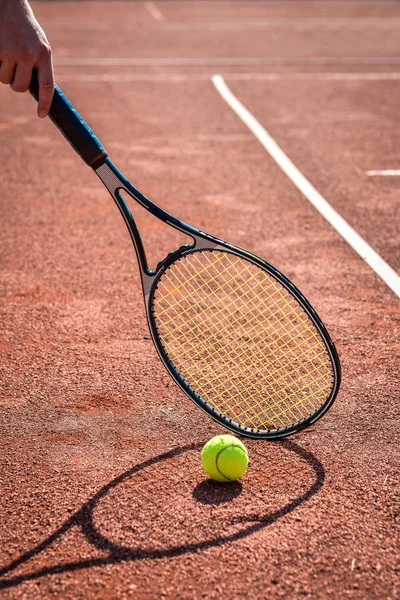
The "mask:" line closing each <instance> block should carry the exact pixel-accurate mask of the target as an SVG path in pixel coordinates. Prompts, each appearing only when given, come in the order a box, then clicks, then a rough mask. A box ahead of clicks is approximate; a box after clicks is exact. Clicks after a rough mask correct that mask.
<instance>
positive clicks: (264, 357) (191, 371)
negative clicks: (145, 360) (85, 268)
mask: <svg viewBox="0 0 400 600" xmlns="http://www.w3.org/2000/svg"><path fill="white" fill-rule="evenodd" d="M146 309H147V316H148V322H149V328H150V331H151V334H152V338H153V341H154V344H155V346H156V348H157V351H158V353H159V355H160V357H161V360H162V361H163V363H164V365H165V367H166V368H167V370H168V372H169V373H170V375H171V376H172V378H173V379H174V380H175V382H176V383H177V384H178V385H179V387H180V388H181V389H182V390H183V391H184V392H185V393H186V394H187V395H188V396H189V398H191V399H192V400H193V401H194V402H195V403H196V404H197V405H198V406H199V407H200V408H202V409H203V410H205V411H206V412H207V413H208V414H209V415H210V416H211V417H212V418H213V419H215V420H216V421H217V422H219V423H221V424H222V425H223V426H224V427H226V428H228V429H230V430H231V431H233V432H235V433H237V434H239V435H242V436H247V437H251V438H256V439H257V438H258V439H277V438H282V437H286V436H288V435H291V434H293V433H296V432H298V431H300V430H302V429H304V428H306V427H308V426H309V425H311V424H312V423H314V422H315V421H316V420H317V419H319V418H320V417H321V416H322V415H323V414H324V413H325V412H326V411H327V410H328V408H329V407H330V406H331V405H332V403H333V401H334V399H335V397H336V395H337V393H338V390H339V386H340V380H341V369H340V361H339V357H338V354H337V351H336V349H335V346H334V344H333V342H332V340H331V338H330V337H329V334H328V332H327V330H326V328H325V326H324V324H323V323H322V321H321V319H320V318H319V317H318V315H317V313H316V312H315V310H314V309H313V308H312V306H311V305H310V304H309V302H308V301H307V300H306V299H305V298H304V296H303V295H302V294H301V292H300V291H299V290H298V289H297V288H296V287H295V286H294V285H293V284H292V283H291V281H290V280H289V279H287V278H286V277H285V276H284V275H283V274H282V273H280V272H279V271H278V270H277V269H276V268H275V267H273V266H272V265H270V264H269V263H267V262H266V261H264V260H262V259H260V258H259V257H257V256H255V255H253V254H251V253H249V252H246V251H244V250H242V249H240V248H237V247H235V246H232V245H230V244H226V243H225V242H223V241H221V240H218V243H215V241H214V238H212V237H211V236H210V237H209V239H208V236H207V234H204V237H203V235H202V237H201V238H198V237H196V243H195V245H194V246H193V247H189V248H182V249H180V250H178V251H177V252H175V253H173V254H171V256H169V257H168V258H167V259H166V260H165V261H164V262H163V264H162V265H161V266H160V268H159V270H158V271H157V273H156V275H155V277H154V278H153V280H152V283H151V286H149V290H148V293H147V294H146Z"/></svg>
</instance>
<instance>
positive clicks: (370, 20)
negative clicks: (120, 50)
mask: <svg viewBox="0 0 400 600" xmlns="http://www.w3.org/2000/svg"><path fill="white" fill-rule="evenodd" d="M148 4H150V3H148ZM399 24H400V19H398V18H393V17H384V18H379V17H366V18H354V17H353V18H336V17H332V18H327V17H319V18H318V17H317V18H311V19H307V18H298V19H256V20H250V19H247V20H246V19H240V18H239V19H237V20H236V21H222V20H221V21H218V20H215V21H169V22H168V23H165V24H163V29H169V30H174V31H185V30H187V31H190V30H200V31H204V30H206V31H218V30H229V31H237V30H241V29H246V28H249V29H276V28H288V27H290V28H292V29H310V28H312V29H314V28H315V27H319V28H323V29H337V28H338V27H343V28H346V29H352V30H353V29H355V30H358V29H363V30H365V28H366V27H368V26H371V27H372V28H373V29H374V30H375V29H378V28H380V29H381V28H389V29H394V28H398V26H399ZM123 27H124V25H123ZM127 27H131V28H132V29H134V28H135V27H134V26H133V27H132V26H131V25H130V24H128V25H127Z"/></svg>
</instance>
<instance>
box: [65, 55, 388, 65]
mask: <svg viewBox="0 0 400 600" xmlns="http://www.w3.org/2000/svg"><path fill="white" fill-rule="evenodd" d="M55 64H56V65H57V66H67V67H75V66H82V67H87V66H92V67H147V66H155V67H171V66H172V67H188V66H189V67H190V66H203V67H209V66H212V67H215V66H229V67H232V66H233V67H234V66H259V65H264V66H265V65H295V66H297V65H317V66H318V65H320V66H329V65H331V66H337V65H347V66H348V65H400V56H389V57H386V58H384V57H370V58H368V57H354V58H351V57H320V58H317V57H314V58H313V57H305V58H293V57H286V58H285V57H281V58H135V57H130V58H128V57H126V58H117V57H108V58H104V57H99V58H93V57H71V58H57V59H55Z"/></svg>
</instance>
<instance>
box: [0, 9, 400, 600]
mask: <svg viewBox="0 0 400 600" xmlns="http://www.w3.org/2000/svg"><path fill="white" fill-rule="evenodd" d="M149 4H151V3H144V2H143V3H139V2H138V3H117V2H113V3H97V2H93V3H79V2H77V3H72V2H71V3H68V2H65V3H64V2H57V3H50V2H49V3H37V4H35V10H36V13H37V15H38V17H39V18H40V19H41V21H42V23H43V25H44V27H45V29H46V30H47V32H48V35H49V37H50V40H51V41H52V44H53V50H54V55H55V57H56V62H57V58H59V59H61V58H64V59H65V62H64V63H63V64H61V63H60V64H59V65H58V67H57V71H56V74H57V79H58V80H59V82H60V84H61V85H62V87H63V88H64V89H65V91H66V92H67V94H68V95H69V96H70V97H71V99H72V100H73V101H74V103H76V105H77V107H78V109H79V110H80V111H81V112H82V113H83V115H84V116H85V118H87V120H88V121H89V123H90V124H91V126H92V127H93V128H94V129H95V131H96V133H97V134H98V135H99V137H100V138H101V139H102V141H103V142H104V144H105V145H106V147H107V149H108V151H109V153H110V155H111V156H112V158H113V159H114V160H115V162H116V163H117V164H118V165H119V166H120V167H121V168H122V170H124V171H125V172H126V174H127V175H128V177H130V178H131V179H132V180H133V181H134V182H135V183H136V184H137V186H138V187H139V188H140V189H142V190H143V191H144V192H145V193H147V194H148V195H149V196H150V197H152V198H154V199H155V200H156V201H157V202H158V203H159V204H160V205H162V206H163V207H164V208H166V209H168V210H170V211H171V212H172V213H173V214H176V215H177V216H179V217H181V218H182V219H184V220H186V221H188V222H190V223H192V224H194V225H197V226H199V227H203V228H204V229H206V230H208V231H210V232H211V233H214V234H216V235H220V236H221V237H223V238H226V239H229V240H231V241H233V242H235V243H237V244H239V245H241V246H245V247H247V248H249V249H250V250H252V251H254V252H256V253H258V254H260V255H262V256H264V257H265V258H267V259H268V260H270V262H272V263H273V264H275V265H276V266H278V267H279V268H281V269H282V270H283V271H284V272H286V273H287V274H288V275H289V276H290V277H292V278H293V279H294V281H295V282H296V283H297V284H298V286H299V287H300V289H302V290H303V291H304V293H305V294H306V295H307V296H308V297H309V298H310V300H311V301H312V303H313V304H314V305H315V306H316V308H317V309H318V312H319V313H320V314H321V316H322V317H323V319H324V320H325V322H326V323H327V325H328V328H329V330H330V332H331V333H332V336H333V338H334V339H335V341H336V343H337V347H338V350H339V352H340V355H341V359H342V364H343V372H344V373H343V386H342V390H341V392H340V395H339V397H338V399H337V401H336V403H335V405H334V407H333V408H332V409H331V411H330V412H329V413H328V414H327V415H326V417H325V418H324V419H323V420H321V421H320V422H319V423H318V424H316V425H315V426H314V427H313V428H311V429H309V430H307V431H306V432H303V433H302V434H300V435H298V436H296V437H295V438H291V439H290V440H289V441H287V442H283V443H267V442H247V445H248V448H249V454H250V461H251V464H250V467H249V469H248V472H247V473H246V475H245V476H244V477H243V478H242V479H241V482H240V483H237V484H233V485H229V486H225V487H222V486H218V485H217V484H213V483H211V482H210V481H208V480H207V479H206V478H205V476H204V474H203V472H202V470H201V465H200V461H199V452H200V448H201V446H202V445H203V444H204V443H205V441H206V440H207V439H208V438H209V437H211V436H212V435H215V434H217V433H221V432H222V429H221V428H220V427H218V426H217V425H216V424H214V423H213V422H211V421H209V420H208V418H207V417H205V416H204V417H203V413H200V412H199V410H198V409H197V408H196V407H195V406H194V405H192V404H191V403H190V401H189V400H187V399H186V398H185V397H184V396H183V395H182V394H181V393H180V391H179V390H177V388H176V387H175V386H174V384H173V383H172V381H171V380H170V378H169V376H168V375H167V374H166V373H165V372H164V370H163V369H162V367H160V364H159V361H158V358H157V356H156V353H155V350H154V349H153V347H152V343H151V341H150V339H149V335H148V333H147V329H146V322H145V316H144V310H143V306H142V297H141V291H140V285H139V276H138V272H137V268H136V265H135V258H134V253H133V251H132V248H131V245H130V240H129V236H128V233H127V232H126V231H125V228H124V224H123V221H122V219H121V218H120V216H119V213H118V211H117V210H116V208H115V206H114V205H113V203H112V201H111V200H110V198H109V196H108V194H107V192H106V191H104V190H103V189H102V187H101V185H100V183H99V182H98V180H97V178H96V177H95V176H94V174H93V173H91V172H90V170H89V169H87V167H85V166H84V165H83V164H82V163H81V162H80V161H79V159H78V157H76V156H75V155H74V153H73V152H72V151H71V150H70V148H69V147H68V146H67V145H66V143H65V141H64V140H63V139H62V137H61V136H60V134H59V133H58V132H57V131H56V129H55V128H54V126H53V125H52V124H51V123H50V122H48V121H46V122H43V121H39V120H38V119H37V118H36V117H35V107H34V103H33V100H32V99H31V98H30V97H29V95H26V96H17V95H15V94H13V93H12V92H11V91H9V90H8V89H6V88H3V89H1V90H0V100H1V103H0V159H1V176H0V187H1V190H2V192H1V222H0V236H1V264H0V266H1V278H0V285H1V304H0V310H1V317H0V327H1V338H0V352H1V365H0V368H1V399H0V402H1V412H2V421H1V429H0V440H1V478H2V486H1V490H2V493H1V513H2V519H1V525H0V540H1V544H0V553H1V563H0V564H1V566H0V596H1V597H2V598H3V597H4V598H10V599H11V598H13V599H14V598H15V599H22V598H26V599H29V600H35V599H44V598H59V599H67V598H68V599H75V598H77V599H80V598H84V599H88V598H90V599H92V598H93V599H112V598H118V599H124V598H137V599H139V600H142V599H143V600H144V599H146V600H147V599H149V600H150V599H151V600H153V599H158V598H168V599H171V600H172V599H179V600H192V599H193V600H195V599H198V598H199V599H200V598H206V599H208V598H210V599H214V598H220V597H221V596H224V597H225V598H227V599H229V600H230V599H232V600H234V599H239V598H240V599H241V598H268V599H269V598H309V599H311V598H312V599H314V598H328V597H332V598H351V599H360V600H364V599H377V600H378V599H379V600H386V599H394V598H396V597H397V596H396V593H398V587H397V588H396V586H398V579H399V577H398V571H399V545H398V541H399V535H398V534H399V529H398V526H399V520H398V519H399V517H398V506H399V504H398V502H399V475H398V464H399V435H398V430H399V424H398V392H399V389H398V371H399V355H400V344H399V316H400V310H399V303H398V300H397V298H396V297H395V295H394V294H393V293H392V292H391V291H390V290H389V289H388V288H387V287H386V285H385V284H384V283H383V282H382V281H381V280H380V279H379V278H378V277H377V276H376V275H375V274H374V273H373V272H372V271H371V270H370V269H369V267H368V266H367V265H366V264H365V263H364V262H363V261H362V260H361V258H359V257H358V256H357V255H356V254H355V253H354V252H353V251H352V250H351V248H350V247H349V246H348V245H347V244H346V242H345V241H343V240H342V239H341V238H340V237H339V235H338V234H337V233H336V232H335V231H334V230H333V229H331V227H330V226H329V225H328V224H327V223H326V222H325V221H324V220H323V218H322V217H321V216H320V215H319V214H318V213H317V212H316V211H315V210H314V209H313V208H312V206H311V205H310V204H309V203H308V202H307V201H306V200H305V199H304V198H303V197H302V195H301V194H300V193H299V192H298V191H297V190H296V188H294V187H293V185H292V184H291V183H290V181H289V180H288V179H287V178H286V176H285V175H284V174H283V173H282V172H281V171H280V169H279V168H278V167H277V166H276V164H275V163H274V162H273V161H272V159H270V158H269V157H268V155H267V154H266V153H265V151H264V150H263V148H262V147H261V146H260V145H259V144H258V142H257V141H256V140H255V139H254V137H253V136H252V135H251V134H250V132H249V131H248V130H247V129H246V128H245V127H244V125H243V124H242V123H241V122H240V121H239V120H238V118H237V117H236V116H235V115H234V114H233V113H232V112H231V110H230V109H229V108H228V106H227V105H225V103H224V102H223V101H222V99H221V98H220V97H219V96H218V94H217V93H216V91H215V90H214V88H213V86H212V84H211V82H210V80H209V77H210V76H211V75H212V74H213V73H215V72H220V73H222V74H223V75H224V76H225V77H226V81H227V83H228V85H230V87H231V88H232V90H233V91H234V93H235V94H237V96H238V97H239V98H240V99H241V100H242V101H243V102H244V103H245V104H246V106H247V107H248V108H249V109H250V110H251V111H252V112H253V113H254V114H255V116H256V117H257V118H258V119H259V120H260V121H261V122H262V123H263V125H265V126H266V127H267V128H268V130H269V131H270V133H271V134H272V135H273V136H274V138H275V139H276V140H277V142H278V143H279V144H280V145H281V146H282V147H283V149H284V150H285V151H286V152H287V153H288V154H289V156H290V158H291V159H292V160H293V161H294V162H295V164H296V165H297V166H298V167H299V168H300V169H301V170H302V172H303V173H304V174H305V175H306V177H308V178H309V179H310V180H311V182H312V183H313V184H314V185H315V186H316V187H317V189H318V190H319V191H320V192H321V193H322V194H323V195H324V196H325V197H326V198H327V200H328V201H329V202H331V204H332V205H333V206H334V207H335V208H336V209H337V210H338V211H339V212H340V213H341V214H342V215H343V216H344V217H345V218H346V219H347V220H348V222H349V223H350V224H351V225H352V226H353V227H355V228H356V230H357V231H358V232H359V233H360V234H361V235H363V236H364V237H365V239H366V241H368V242H369V243H370V244H371V245H372V246H373V247H374V248H375V249H376V250H377V251H378V252H379V253H380V254H381V255H382V257H383V258H385V260H387V261H388V262H389V264H391V266H392V267H394V268H398V267H399V263H400V256H399V237H398V227H397V229H396V223H398V216H399V215H398V214H397V215H396V212H395V211H396V210H397V211H398V194H399V179H398V178H385V179H383V178H379V179H376V178H368V177H367V176H366V171H367V170H370V169H385V168H388V169H389V168H391V169H395V168H400V167H399V164H400V152H399V148H398V139H399V134H400V131H399V123H398V118H397V116H398V103H399V98H400V80H396V79H395V80H391V81H388V80H385V79H383V80H382V81H380V80H378V81H372V80H366V79H365V78H364V79H363V78H362V77H361V76H360V77H355V79H354V80H351V81H348V80H343V79H340V78H339V79H337V80H334V81H332V80H329V81H323V80H321V79H318V77H319V75H318V73H321V72H323V73H327V72H331V73H332V72H334V73H341V72H342V73H343V72H351V73H353V74H357V73H358V74H362V73H363V72H364V73H365V72H368V73H379V74H384V73H390V72H391V73H394V74H396V73H399V72H400V65H398V66H396V60H397V63H400V57H399V56H398V23H399V20H400V6H399V4H398V3H397V2H379V3H368V2H319V3H311V2H252V1H250V2H218V3H210V2H200V1H199V2H158V3H157V2H156V3H155V6H156V7H158V9H159V11H161V14H162V19H161V20H159V21H157V19H156V18H155V17H154V11H153V16H152V14H151V11H150V9H149V6H148V5H149ZM94 19H95V20H94ZM206 22H207V23H208V24H209V27H208V28H207V27H206V25H205V23H206ZM76 25H78V28H79V29H78V31H77V32H74V29H75V27H76ZM90 56H91V57H97V58H110V57H114V58H118V57H122V58H135V57H136V58H142V59H143V58H153V59H155V60H153V64H151V65H147V66H143V65H130V66H117V67H110V66H104V65H100V64H97V65H96V64H93V65H86V66H78V67H77V66H72V65H71V64H68V63H69V62H70V60H69V59H70V57H75V58H85V57H90ZM199 57H200V58H203V59H206V60H203V61H202V64H198V65H195V64H194V65H193V64H191V65H187V64H186V65H185V64H183V61H182V59H183V58H192V59H193V58H199ZM218 57H219V58H223V57H225V58H226V57H228V58H229V57H230V58H231V59H233V60H231V64H227V65H225V66H221V65H219V66H217V65H215V64H214V65H213V64H212V63H213V61H214V63H215V62H216V61H215V59H216V58H218ZM243 57H250V58H258V59H263V61H259V64H249V65H245V64H240V59H241V58H243ZM158 58H162V59H165V58H177V59H179V60H178V62H177V63H176V64H175V65H171V66H166V65H165V64H162V63H160V61H158V60H157V59H158ZM277 59H279V60H278V63H279V64H274V61H275V62H276V61H277ZM289 59H290V60H289ZM378 59H379V60H378ZM296 61H297V62H298V63H299V64H295V63H296ZM313 61H314V63H313ZM262 62H263V63H264V64H262ZM316 62H317V63H318V62H320V63H321V64H316ZM235 63H236V64H235ZM268 63H270V64H268ZM346 63H348V64H346ZM271 73H275V74H279V77H280V78H278V79H276V80H270V79H268V78H267V77H266V76H267V75H268V74H269V75H270V74H271ZM299 73H303V74H304V73H308V74H309V76H310V78H309V79H305V78H303V79H301V80H299V79H295V78H293V74H299ZM246 74H250V75H252V76H251V77H249V78H247V79H243V75H246ZM257 74H258V75H257ZM172 75H173V76H172ZM178 75H179V76H178ZM261 76H263V77H264V79H263V78H262V77H261ZM240 77H242V79H240ZM102 78H103V80H102ZM123 78H125V79H128V81H121V79H123ZM135 78H136V79H135ZM113 79H114V80H113ZM129 79H130V80H129ZM396 201H397V206H396ZM133 208H135V207H133ZM138 218H139V221H140V228H141V230H142V231H143V232H144V238H145V239H146V242H147V247H148V248H149V249H150V251H151V255H152V257H153V259H152V262H153V263H155V262H156V261H157V260H159V259H160V258H161V257H163V255H164V254H165V253H166V252H168V251H169V250H171V249H172V248H174V247H175V245H176V244H177V243H179V242H178V241H177V240H171V238H170V232H169V230H165V228H164V227H160V226H159V224H158V223H157V222H154V221H153V220H152V219H149V217H148V215H142V214H141V213H139V214H138ZM396 219H397V221H396ZM396 590H397V592H396Z"/></svg>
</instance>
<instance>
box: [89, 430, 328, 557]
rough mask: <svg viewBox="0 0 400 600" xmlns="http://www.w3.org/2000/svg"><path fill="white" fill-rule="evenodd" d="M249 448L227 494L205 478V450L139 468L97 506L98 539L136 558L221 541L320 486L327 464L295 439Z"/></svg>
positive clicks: (266, 520)
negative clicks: (240, 474)
mask: <svg viewBox="0 0 400 600" xmlns="http://www.w3.org/2000/svg"><path fill="white" fill-rule="evenodd" d="M247 446H248V450H249V457H250V465H249V468H248V470H247V472H246V474H245V475H244V476H243V477H242V478H241V481H240V483H239V482H236V483H235V484H229V483H228V484H219V486H222V487H221V491H217V490H218V489H219V487H218V488H217V487H211V486H218V484H217V483H215V482H207V481H205V480H204V474H203V471H202V468H201V465H200V458H199V456H200V455H199V448H194V449H193V448H191V449H177V450H176V453H174V452H173V451H172V452H171V453H168V454H167V455H164V456H163V457H162V458H161V457H160V458H159V459H157V458H156V459H153V460H151V461H148V462H147V463H143V465H139V466H138V467H137V468H135V469H133V470H132V471H133V472H132V475H130V476H129V477H127V478H125V479H124V480H123V481H121V482H120V483H119V484H118V485H115V486H114V487H111V488H110V489H108V490H107V492H106V493H104V492H103V493H102V495H101V498H99V500H98V502H96V503H95V504H93V505H92V507H91V511H90V512H91V534H90V538H91V541H92V542H93V543H95V545H97V546H98V547H102V548H104V549H106V548H107V549H108V550H109V551H111V552H113V553H121V552H126V553H128V554H129V555H131V556H132V557H134V556H140V555H143V554H145V555H147V556H151V555H154V556H163V555H171V554H177V553H179V554H180V553H182V552H187V551H193V550H195V549H200V548H203V547H210V546H213V545H220V544H223V543H225V542H227V541H231V540H234V539H239V538H242V537H245V536H247V535H250V534H251V533H253V532H255V531H256V530H258V529H261V528H263V527H266V526H267V525H268V524H271V523H272V522H274V521H276V520H277V519H279V518H282V517H283V516H285V515H286V514H288V513H289V512H291V511H293V510H295V509H296V508H297V507H298V506H299V505H300V504H302V503H304V502H306V501H307V500H308V499H309V498H310V497H311V496H312V495H313V494H314V493H316V491H318V489H319V488H320V487H321V485H322V483H323V480H324V470H323V467H322V465H321V463H319V461H318V460H317V459H316V458H315V457H314V456H313V455H312V454H311V453H309V452H307V451H306V450H304V449H302V448H301V447H300V446H298V445H297V444H295V443H294V442H291V441H284V442H278V443H277V442H275V443H267V442H252V441H249V442H247ZM232 486H233V487H232ZM213 496H214V498H215V500H214V501H213V500H212V498H213Z"/></svg>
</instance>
